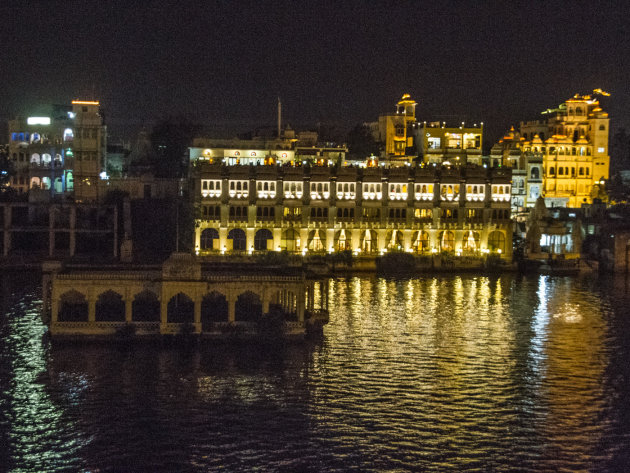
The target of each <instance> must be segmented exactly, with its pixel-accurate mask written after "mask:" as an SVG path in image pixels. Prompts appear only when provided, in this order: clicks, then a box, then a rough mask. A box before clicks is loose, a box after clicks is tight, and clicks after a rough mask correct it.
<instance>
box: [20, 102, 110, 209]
mask: <svg viewBox="0 0 630 473" xmlns="http://www.w3.org/2000/svg"><path fill="white" fill-rule="evenodd" d="M106 149H107V130H106V127H105V125H104V124H103V117H102V114H101V111H100V105H99V102H94V101H83V100H74V101H73V102H72V106H53V107H51V110H50V113H48V115H47V116H37V117H29V118H27V119H26V120H24V119H16V120H11V121H9V157H10V159H11V161H12V162H13V164H14V167H15V171H16V173H15V175H14V176H13V177H12V179H11V182H10V185H11V187H13V188H15V189H16V190H17V191H18V192H26V191H28V190H30V189H37V190H40V191H46V192H47V193H49V194H50V195H51V196H55V195H64V194H67V195H74V198H75V200H76V201H94V200H96V198H97V196H98V191H97V188H98V179H99V174H100V173H101V172H102V171H103V170H104V169H105V156H106Z"/></svg>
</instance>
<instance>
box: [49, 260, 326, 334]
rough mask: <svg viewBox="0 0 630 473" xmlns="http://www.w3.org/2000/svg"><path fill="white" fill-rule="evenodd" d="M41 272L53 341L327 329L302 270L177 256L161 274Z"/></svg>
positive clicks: (315, 288) (317, 288) (155, 270)
mask: <svg viewBox="0 0 630 473" xmlns="http://www.w3.org/2000/svg"><path fill="white" fill-rule="evenodd" d="M44 271H45V277H44V293H45V299H46V300H45V304H46V305H47V304H48V302H47V299H48V297H49V298H50V299H49V300H50V307H51V308H50V333H51V334H52V335H53V336H56V335H61V336H75V335H79V336H81V335H113V334H116V333H117V332H119V331H121V330H123V329H125V330H128V329H127V326H128V324H130V325H129V326H130V327H133V328H132V329H131V330H134V332H135V333H136V334H138V335H157V334H177V333H184V332H186V331H187V330H189V331H190V332H192V333H201V334H206V335H216V336H218V335H221V334H233V335H234V334H239V333H245V334H246V333H248V332H255V329H256V328H257V327H258V326H259V324H260V323H261V322H264V321H265V320H270V318H271V317H274V320H276V321H278V320H279V323H280V325H281V328H282V329H283V330H284V332H285V333H286V334H287V335H304V334H305V333H306V330H307V328H308V327H309V326H310V327H313V328H317V327H318V326H319V327H321V324H323V323H325V322H326V321H327V314H328V311H327V308H328V298H327V295H328V290H327V283H326V282H319V281H317V280H314V279H307V278H306V275H305V273H304V272H303V271H302V270H301V268H290V267H289V268H283V269H279V268H271V269H268V270H265V268H264V267H261V266H255V267H253V266H249V267H247V266H229V267H217V266H213V267H210V266H204V265H202V264H200V263H199V262H198V261H197V260H196V259H195V258H194V257H193V256H191V255H188V254H182V253H175V254H173V255H172V256H171V258H169V259H168V260H167V261H166V262H165V263H164V265H163V266H162V267H159V266H153V267H144V268H138V267H133V268H129V267H124V266H119V267H112V268H96V267H93V268H88V269H80V268H67V269H64V268H61V267H60V266H55V265H54V264H48V265H45V267H44ZM316 294H317V295H318V296H319V297H316ZM263 315H265V318H263Z"/></svg>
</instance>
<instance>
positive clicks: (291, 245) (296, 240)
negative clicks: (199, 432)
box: [280, 228, 300, 252]
mask: <svg viewBox="0 0 630 473" xmlns="http://www.w3.org/2000/svg"><path fill="white" fill-rule="evenodd" d="M280 248H281V249H282V250H283V251H291V252H294V251H299V250H300V237H299V234H298V232H297V231H296V230H295V229H293V228H287V229H286V230H285V231H284V232H282V238H281V240H280Z"/></svg>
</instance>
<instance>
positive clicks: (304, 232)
mask: <svg viewBox="0 0 630 473" xmlns="http://www.w3.org/2000/svg"><path fill="white" fill-rule="evenodd" d="M317 231H318V229H317V228H316V229H315V234H317ZM308 233H309V230H308V228H301V229H300V248H299V250H300V251H303V250H304V249H307V248H308Z"/></svg>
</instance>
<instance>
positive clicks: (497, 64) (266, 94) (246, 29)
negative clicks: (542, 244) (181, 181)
mask: <svg viewBox="0 0 630 473" xmlns="http://www.w3.org/2000/svg"><path fill="white" fill-rule="evenodd" d="M613 5H618V6H617V7H616V8H613ZM625 5H626V2H621V1H618V2H614V3H613V2H609V3H606V4H604V3H601V4H598V3H596V2H577V1H571V2H552V1H546V2H523V3H521V4H517V3H511V2H480V1H475V2H473V1H470V2H464V1H461V2H436V3H431V2H424V1H423V2H420V1H417V2H406V1H395V2H393V1H387V2H375V1H370V2H367V1H366V2H346V1H342V2H339V1H335V2H332V1H331V2H298V1H296V2H286V3H284V2H277V1H276V2H266V1H256V2H239V1H224V2H211V1H199V2H185V1H173V2H170V1H169V2H167V1H160V2H150V1H146V2H133V1H128V0H127V1H124V2H118V1H109V0H107V1H105V0H103V1H100V2H87V1H81V2H72V1H53V0H49V1H41V2H20V1H17V0H12V1H7V2H4V6H2V7H0V14H1V15H2V18H3V19H4V21H3V28H2V29H1V30H0V40H1V44H2V53H0V71H2V76H1V77H2V80H1V81H0V120H6V119H8V118H11V117H13V116H15V115H17V114H24V115H27V114H29V113H30V110H32V107H34V106H35V105H36V104H37V103H42V102H43V103H68V102H69V101H70V100H71V99H73V98H75V97H81V98H97V99H100V100H101V102H102V105H103V106H104V107H105V109H106V112H107V119H108V124H109V125H110V126H111V127H112V128H114V129H116V130H121V129H124V128H126V127H127V128H129V129H135V128H137V127H139V126H141V125H147V126H149V125H150V124H151V122H152V121H153V120H155V119H156V118H160V117H162V116H166V115H169V114H186V115H189V116H190V117H191V118H193V119H194V120H196V121H199V122H201V123H203V124H205V125H209V126H213V127H217V128H225V127H228V128H232V129H234V131H245V130H247V129H250V128H253V127H255V126H257V125H271V124H273V123H274V122H275V114H276V100H277V96H278V95H279V96H281V97H282V100H283V103H284V110H283V112H284V117H285V118H286V119H287V120H288V121H289V122H290V123H292V124H294V125H295V126H300V125H311V124H314V123H316V122H317V121H322V122H324V123H327V124H336V125H338V126H342V127H350V126H352V125H353V124H356V123H358V122H362V121H372V120H376V118H377V116H378V114H379V113H380V112H383V111H391V110H393V104H394V103H395V102H396V101H397V100H398V98H399V97H400V96H401V94H402V93H403V92H409V93H411V94H412V96H413V98H414V99H416V101H417V102H418V117H419V118H420V119H426V120H432V119H441V120H446V121H447V122H448V121H449V120H452V121H453V122H457V121H458V120H459V121H461V119H463V117H465V118H466V119H467V120H469V121H471V122H473V121H484V122H485V124H486V126H487V128H486V130H487V132H489V134H490V135H491V136H492V135H494V134H497V133H500V132H501V131H503V130H504V129H506V128H507V127H509V125H510V124H517V123H518V121H519V120H521V119H527V118H535V117H536V116H537V115H538V113H539V112H540V111H542V110H544V109H545V108H547V107H550V106H555V105H557V104H558V103H560V102H562V101H563V100H564V99H566V98H568V97H570V96H572V95H573V94H574V93H576V92H580V93H588V92H590V91H591V90H592V89H594V88H597V87H601V88H603V89H604V90H608V91H610V92H611V93H612V97H611V98H610V99H607V100H606V101H605V102H603V105H604V109H605V110H607V111H609V113H610V116H611V118H612V120H613V125H612V127H613V129H615V128H617V127H618V126H625V127H627V128H630V78H629V74H628V72H629V71H630V67H629V66H630V36H629V31H628V25H629V18H630V8H629V7H628V6H625Z"/></svg>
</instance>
